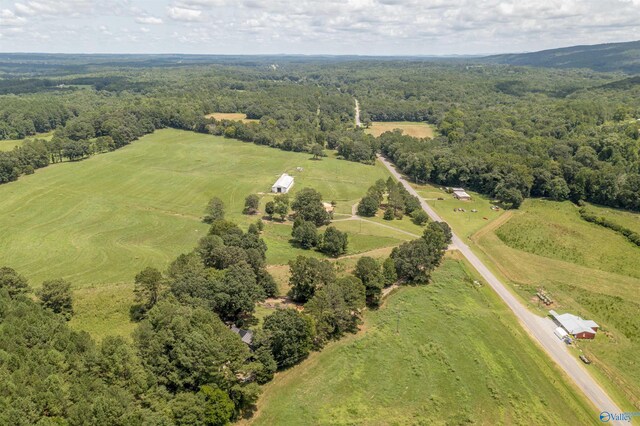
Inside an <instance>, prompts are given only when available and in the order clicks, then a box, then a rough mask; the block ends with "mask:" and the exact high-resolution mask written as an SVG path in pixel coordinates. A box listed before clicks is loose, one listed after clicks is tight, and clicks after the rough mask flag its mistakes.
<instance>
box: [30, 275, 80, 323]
mask: <svg viewBox="0 0 640 426" xmlns="http://www.w3.org/2000/svg"><path fill="white" fill-rule="evenodd" d="M36 295H37V296H38V298H39V299H40V302H41V303H42V306H44V307H45V308H47V309H51V310H52V311H53V312H55V313H56V314H61V315H62V316H64V317H65V318H66V319H67V320H69V319H71V316H72V315H73V297H72V296H71V283H69V282H68V281H65V280H63V279H61V278H60V279H57V280H49V281H45V282H43V283H42V287H41V288H40V289H38V291H37V292H36Z"/></svg>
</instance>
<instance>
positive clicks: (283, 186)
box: [271, 173, 293, 194]
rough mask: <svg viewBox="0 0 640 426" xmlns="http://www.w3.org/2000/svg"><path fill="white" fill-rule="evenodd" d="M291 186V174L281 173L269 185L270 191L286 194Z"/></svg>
mask: <svg viewBox="0 0 640 426" xmlns="http://www.w3.org/2000/svg"><path fill="white" fill-rule="evenodd" d="M292 186H293V176H289V175H288V174H286V173H283V174H282V176H280V177H279V178H278V180H277V181H276V183H274V184H273V186H272V187H271V192H275V193H276V194H286V193H287V192H289V190H290V189H291V187H292Z"/></svg>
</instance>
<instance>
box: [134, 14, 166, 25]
mask: <svg viewBox="0 0 640 426" xmlns="http://www.w3.org/2000/svg"><path fill="white" fill-rule="evenodd" d="M136 22H137V23H138V24H145V25H160V24H162V23H163V21H162V18H156V17H155V16H139V17H137V18H136Z"/></svg>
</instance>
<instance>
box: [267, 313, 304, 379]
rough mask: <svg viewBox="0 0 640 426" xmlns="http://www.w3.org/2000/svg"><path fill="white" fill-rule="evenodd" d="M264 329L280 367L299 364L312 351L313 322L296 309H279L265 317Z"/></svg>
mask: <svg viewBox="0 0 640 426" xmlns="http://www.w3.org/2000/svg"><path fill="white" fill-rule="evenodd" d="M262 330H263V332H264V334H265V338H266V340H267V341H268V344H269V346H270V348H271V353H272V354H273V358H274V359H275V361H276V363H277V364H278V368H287V367H291V366H292V365H295V364H297V363H298V362H300V361H302V360H303V359H304V358H306V357H307V355H309V352H310V351H311V347H312V343H313V337H314V330H313V325H312V322H311V321H310V320H309V318H307V317H305V316H304V315H303V314H300V313H298V312H297V311H296V310H295V309H279V310H276V311H275V312H274V313H273V314H271V315H269V316H267V317H266V318H265V319H264V323H263V325H262Z"/></svg>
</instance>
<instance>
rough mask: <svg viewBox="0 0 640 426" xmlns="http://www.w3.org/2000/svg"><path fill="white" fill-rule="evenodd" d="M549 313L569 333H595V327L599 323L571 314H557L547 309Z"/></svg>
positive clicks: (597, 326)
mask: <svg viewBox="0 0 640 426" xmlns="http://www.w3.org/2000/svg"><path fill="white" fill-rule="evenodd" d="M549 315H551V316H552V317H553V318H554V319H555V320H556V321H557V322H558V323H559V324H560V325H561V326H562V328H564V329H565V330H567V331H568V332H569V333H571V334H578V333H582V332H585V331H586V332H588V333H595V330H594V329H596V328H599V325H598V324H596V323H595V321H591V320H585V319H582V318H580V317H578V316H575V315H572V314H561V315H560V314H558V313H557V312H556V311H554V310H551V311H549Z"/></svg>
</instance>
